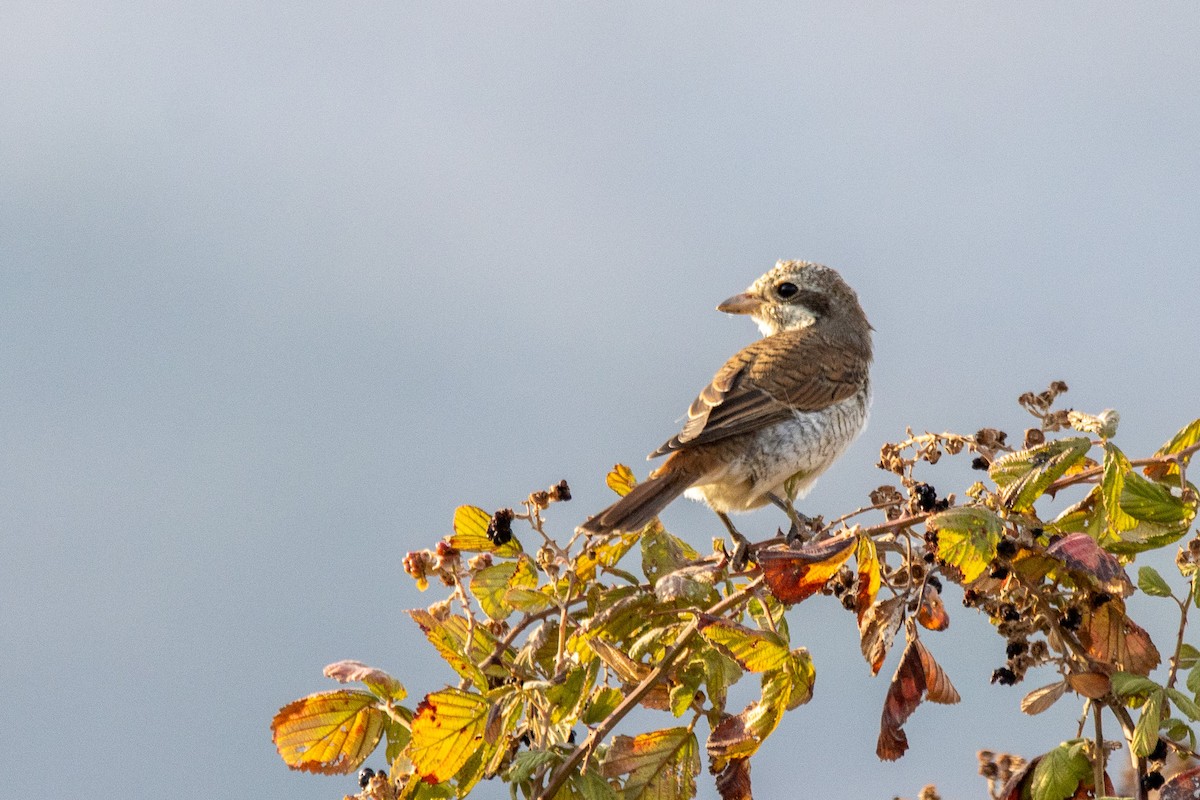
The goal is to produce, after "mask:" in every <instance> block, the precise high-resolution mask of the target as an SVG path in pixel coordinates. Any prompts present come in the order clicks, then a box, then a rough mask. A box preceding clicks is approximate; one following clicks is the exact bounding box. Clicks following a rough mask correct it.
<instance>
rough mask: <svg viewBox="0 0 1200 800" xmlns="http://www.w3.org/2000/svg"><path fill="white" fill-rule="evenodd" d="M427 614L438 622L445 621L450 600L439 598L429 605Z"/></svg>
mask: <svg viewBox="0 0 1200 800" xmlns="http://www.w3.org/2000/svg"><path fill="white" fill-rule="evenodd" d="M429 615H430V616H432V617H433V618H434V619H436V620H437V621H438V622H445V621H446V620H448V619H449V618H450V600H449V599H446V600H439V601H438V602H436V603H434V604H433V605H431V606H430V607H429Z"/></svg>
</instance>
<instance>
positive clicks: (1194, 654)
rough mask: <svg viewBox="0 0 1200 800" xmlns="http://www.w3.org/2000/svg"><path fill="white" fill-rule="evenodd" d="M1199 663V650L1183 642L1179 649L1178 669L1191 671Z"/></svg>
mask: <svg viewBox="0 0 1200 800" xmlns="http://www.w3.org/2000/svg"><path fill="white" fill-rule="evenodd" d="M1197 663H1200V650H1197V649H1196V648H1194V647H1192V646H1191V645H1190V644H1188V643H1187V642H1184V643H1183V644H1182V645H1180V647H1179V668H1180V669H1191V668H1192V667H1194V666H1196V664H1197Z"/></svg>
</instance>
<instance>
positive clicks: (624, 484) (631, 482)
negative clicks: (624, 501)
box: [604, 464, 637, 497]
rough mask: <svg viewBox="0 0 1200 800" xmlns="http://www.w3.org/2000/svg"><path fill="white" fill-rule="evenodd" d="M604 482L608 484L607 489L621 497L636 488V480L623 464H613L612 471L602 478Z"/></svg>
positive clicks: (631, 471)
mask: <svg viewBox="0 0 1200 800" xmlns="http://www.w3.org/2000/svg"><path fill="white" fill-rule="evenodd" d="M604 482H605V483H606V484H608V488H610V489H612V490H613V491H614V492H616V493H617V494H618V495H620V496H621V497H624V496H625V495H627V494H629V493H630V492H632V491H633V487H634V486H637V478H635V477H634V476H633V470H631V469H630V468H629V467H627V466H625V465H624V464H614V465H613V468H612V470H611V471H609V473H608V474H607V475H605V476H604Z"/></svg>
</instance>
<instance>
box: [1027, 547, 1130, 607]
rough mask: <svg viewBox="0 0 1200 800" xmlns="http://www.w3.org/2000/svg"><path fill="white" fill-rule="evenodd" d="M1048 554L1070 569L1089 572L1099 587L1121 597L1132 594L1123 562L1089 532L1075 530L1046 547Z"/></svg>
mask: <svg viewBox="0 0 1200 800" xmlns="http://www.w3.org/2000/svg"><path fill="white" fill-rule="evenodd" d="M1046 555H1048V556H1050V557H1052V558H1055V559H1057V560H1059V561H1061V562H1062V563H1063V564H1065V565H1066V567H1067V569H1068V570H1070V571H1071V572H1076V573H1082V574H1084V575H1087V576H1088V577H1089V578H1091V579H1092V580H1093V581H1095V582H1096V583H1098V584H1099V585H1100V588H1102V589H1104V591H1106V592H1109V593H1111V594H1115V595H1118V596H1120V597H1128V596H1129V595H1131V594H1133V582H1132V581H1131V580H1129V576H1128V575H1126V574H1125V569H1124V568H1123V567H1122V566H1121V562H1120V561H1117V559H1116V557H1115V556H1114V555H1113V554H1112V553H1109V552H1108V551H1106V550H1104V549H1102V548H1101V547H1100V545H1098V544H1096V540H1095V539H1093V538H1092V537H1091V536H1088V535H1087V534H1086V533H1072V534H1068V535H1067V536H1064V537H1063V538H1061V539H1059V540H1058V541H1057V542H1055V543H1054V544H1052V545H1050V546H1049V547H1047V548H1046Z"/></svg>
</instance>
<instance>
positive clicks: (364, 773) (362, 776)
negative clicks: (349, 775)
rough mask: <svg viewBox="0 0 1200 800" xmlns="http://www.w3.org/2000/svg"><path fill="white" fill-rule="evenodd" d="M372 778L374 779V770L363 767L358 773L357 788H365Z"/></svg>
mask: <svg viewBox="0 0 1200 800" xmlns="http://www.w3.org/2000/svg"><path fill="white" fill-rule="evenodd" d="M374 777H375V770H373V769H371V768H370V767H365V768H364V769H362V770H360V771H359V773H358V785H359V788H362V789H365V788H367V784H368V783H370V782H371V778H374Z"/></svg>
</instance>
